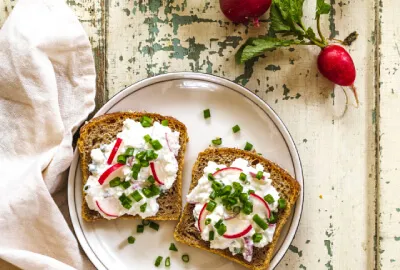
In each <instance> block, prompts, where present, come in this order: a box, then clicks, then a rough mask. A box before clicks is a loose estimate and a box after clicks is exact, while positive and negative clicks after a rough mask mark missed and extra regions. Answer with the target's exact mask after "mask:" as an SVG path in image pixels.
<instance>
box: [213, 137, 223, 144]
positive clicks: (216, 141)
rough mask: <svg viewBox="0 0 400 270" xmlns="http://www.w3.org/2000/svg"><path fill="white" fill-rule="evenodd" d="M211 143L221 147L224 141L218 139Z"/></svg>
mask: <svg viewBox="0 0 400 270" xmlns="http://www.w3.org/2000/svg"><path fill="white" fill-rule="evenodd" d="M211 143H212V144H213V145H221V144H222V139H221V138H216V139H215V140H211Z"/></svg>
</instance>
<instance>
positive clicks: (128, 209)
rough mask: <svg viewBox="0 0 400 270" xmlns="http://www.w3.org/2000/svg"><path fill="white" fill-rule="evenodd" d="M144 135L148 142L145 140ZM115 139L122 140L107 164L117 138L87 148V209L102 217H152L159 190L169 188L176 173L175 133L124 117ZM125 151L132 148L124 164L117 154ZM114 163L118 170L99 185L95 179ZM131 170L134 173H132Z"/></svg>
mask: <svg viewBox="0 0 400 270" xmlns="http://www.w3.org/2000/svg"><path fill="white" fill-rule="evenodd" d="M146 135H147V137H148V138H150V141H149V139H147V141H146V138H145V137H146ZM117 138H119V139H120V140H122V142H121V144H120V146H119V148H118V150H117V152H116V154H115V157H114V159H113V160H112V162H111V164H108V163H107V161H108V159H109V157H110V155H111V153H112V151H113V148H114V147H115V145H116V141H117V139H116V140H114V141H112V142H111V143H110V144H103V145H101V146H100V147H99V148H96V149H93V150H92V151H91V158H92V163H91V164H89V171H90V176H89V178H88V180H87V183H86V185H85V187H84V192H85V193H86V197H85V199H86V202H87V203H88V206H89V208H90V209H92V210H96V211H98V212H99V213H100V214H101V215H102V216H103V217H104V218H106V219H114V218H117V217H119V216H122V215H124V214H128V215H137V214H138V215H140V216H141V217H142V218H146V217H150V216H154V215H156V214H157V212H158V209H159V205H158V203H157V198H158V197H159V196H160V193H162V192H163V191H165V190H167V189H169V188H171V186H172V185H173V184H174V182H175V179H176V176H177V172H178V161H177V159H176V156H177V155H178V152H179V149H180V145H179V132H177V131H172V130H171V129H170V128H169V127H168V126H164V125H162V124H160V123H159V122H154V123H153V125H152V126H149V127H144V126H142V124H141V122H137V121H134V120H132V119H126V120H125V121H124V123H123V129H122V131H121V132H120V133H118V134H117ZM155 141H157V142H159V144H157V145H156V146H153V145H152V142H155ZM129 150H130V151H133V152H131V155H126V156H125V163H124V162H120V163H124V164H123V165H118V160H117V159H118V157H119V156H120V155H122V156H123V155H125V154H126V153H127V152H129ZM146 155H147V156H146ZM151 163H153V164H151ZM138 164H141V165H138ZM115 165H116V166H117V167H118V169H117V170H115V171H114V172H113V173H111V174H110V176H109V177H107V180H105V181H104V183H102V184H101V183H100V182H99V180H100V178H101V177H102V174H104V173H105V172H107V170H109V169H110V168H111V167H113V166H115ZM150 165H153V168H152V166H150ZM152 169H154V170H155V171H156V174H157V176H155V175H154V173H153V171H152ZM135 170H136V176H134V175H135V173H133V171H135ZM103 178H104V177H103ZM116 178H118V179H116ZM135 178H136V179H135ZM154 178H158V179H159V180H160V181H161V183H159V182H158V181H154ZM113 180H114V181H113ZM149 190H150V191H152V192H150V191H149ZM146 191H148V192H147V193H146Z"/></svg>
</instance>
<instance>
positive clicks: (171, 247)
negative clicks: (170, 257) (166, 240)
mask: <svg viewBox="0 0 400 270" xmlns="http://www.w3.org/2000/svg"><path fill="white" fill-rule="evenodd" d="M169 250H172V251H178V249H177V248H176V246H175V244H174V243H171V245H169Z"/></svg>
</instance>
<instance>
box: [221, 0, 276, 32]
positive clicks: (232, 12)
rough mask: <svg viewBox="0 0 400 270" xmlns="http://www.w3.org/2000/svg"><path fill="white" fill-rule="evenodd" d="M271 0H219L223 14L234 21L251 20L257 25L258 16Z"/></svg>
mask: <svg viewBox="0 0 400 270" xmlns="http://www.w3.org/2000/svg"><path fill="white" fill-rule="evenodd" d="M271 3H272V0H220V1H219V5H220V8H221V10H222V12H223V13H224V15H225V16H226V17H227V18H228V19H229V20H231V21H232V22H234V23H248V22H249V21H250V22H253V23H254V25H255V26H258V25H259V23H258V18H259V17H260V16H262V15H263V14H264V13H265V12H266V11H267V10H268V9H269V7H270V6H271Z"/></svg>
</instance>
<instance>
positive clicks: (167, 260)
mask: <svg viewBox="0 0 400 270" xmlns="http://www.w3.org/2000/svg"><path fill="white" fill-rule="evenodd" d="M165 266H166V267H169V266H171V261H170V258H169V257H167V258H166V259H165Z"/></svg>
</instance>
